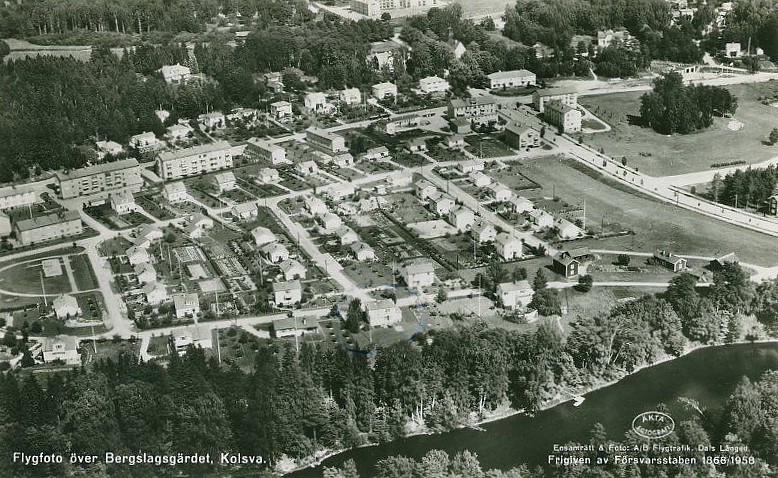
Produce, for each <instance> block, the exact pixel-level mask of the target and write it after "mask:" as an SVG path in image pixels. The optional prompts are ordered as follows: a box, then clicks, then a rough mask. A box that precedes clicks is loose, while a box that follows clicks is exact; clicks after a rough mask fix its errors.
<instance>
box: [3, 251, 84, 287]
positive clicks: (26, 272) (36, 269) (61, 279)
mask: <svg viewBox="0 0 778 478" xmlns="http://www.w3.org/2000/svg"><path fill="white" fill-rule="evenodd" d="M41 270H42V269H41V262H40V261H39V260H34V261H32V262H25V263H20V264H16V265H14V266H12V267H9V268H8V269H5V270H3V271H0V288H1V289H4V290H7V291H9V292H20V293H27V294H41V293H43V289H42V288H41ZM43 286H44V287H45V288H46V294H48V295H51V294H59V293H63V292H70V291H71V290H72V289H71V286H70V279H68V275H67V273H66V272H65V268H64V266H63V267H62V274H61V275H59V276H56V277H44V278H43Z"/></svg>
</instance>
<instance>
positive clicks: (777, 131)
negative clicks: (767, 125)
mask: <svg viewBox="0 0 778 478" xmlns="http://www.w3.org/2000/svg"><path fill="white" fill-rule="evenodd" d="M775 143H778V128H773V130H772V131H770V144H775Z"/></svg>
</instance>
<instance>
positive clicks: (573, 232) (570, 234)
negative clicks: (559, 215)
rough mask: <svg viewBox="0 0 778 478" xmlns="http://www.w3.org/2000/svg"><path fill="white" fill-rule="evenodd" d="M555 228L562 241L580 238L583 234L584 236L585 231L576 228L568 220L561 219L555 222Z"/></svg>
mask: <svg viewBox="0 0 778 478" xmlns="http://www.w3.org/2000/svg"><path fill="white" fill-rule="evenodd" d="M554 227H555V228H556V230H557V233H558V234H559V238H560V239H575V238H576V237H579V236H581V234H583V231H582V230H581V228H580V227H578V226H576V225H575V224H573V223H572V222H570V221H568V220H567V219H559V220H557V221H555V222H554Z"/></svg>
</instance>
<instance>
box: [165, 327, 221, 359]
mask: <svg viewBox="0 0 778 478" xmlns="http://www.w3.org/2000/svg"><path fill="white" fill-rule="evenodd" d="M171 335H172V336H173V346H174V347H175V348H176V352H177V353H178V355H179V356H181V357H182V356H184V355H186V352H187V349H189V347H190V346H192V347H194V348H202V349H210V348H213V329H211V328H210V327H207V326H204V327H197V326H194V327H186V328H184V329H182V328H178V329H175V330H174V331H173V332H172V333H171Z"/></svg>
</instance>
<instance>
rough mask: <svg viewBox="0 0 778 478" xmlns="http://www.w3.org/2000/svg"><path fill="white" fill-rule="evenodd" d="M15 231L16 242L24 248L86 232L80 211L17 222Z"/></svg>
mask: <svg viewBox="0 0 778 478" xmlns="http://www.w3.org/2000/svg"><path fill="white" fill-rule="evenodd" d="M14 230H15V231H16V240H17V241H19V242H20V243H21V244H22V245H23V246H29V245H31V244H40V243H42V242H47V241H53V240H56V239H62V238H63V237H70V236H77V235H79V234H81V233H82V232H84V227H83V225H82V224H81V216H80V215H79V214H78V211H61V212H52V213H50V214H46V215H44V216H37V217H34V218H32V219H22V220H21V221H17V222H16V224H15V225H14Z"/></svg>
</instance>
